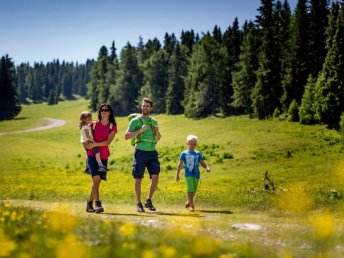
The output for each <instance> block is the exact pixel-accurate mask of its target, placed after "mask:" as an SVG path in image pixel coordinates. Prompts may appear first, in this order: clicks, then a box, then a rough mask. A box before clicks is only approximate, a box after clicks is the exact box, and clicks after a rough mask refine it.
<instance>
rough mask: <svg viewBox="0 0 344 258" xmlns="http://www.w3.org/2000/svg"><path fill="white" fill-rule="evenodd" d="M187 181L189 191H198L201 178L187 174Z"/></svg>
mask: <svg viewBox="0 0 344 258" xmlns="http://www.w3.org/2000/svg"><path fill="white" fill-rule="evenodd" d="M185 181H186V186H187V188H188V193H195V192H197V189H198V181H199V179H197V178H195V177H193V176H187V177H185Z"/></svg>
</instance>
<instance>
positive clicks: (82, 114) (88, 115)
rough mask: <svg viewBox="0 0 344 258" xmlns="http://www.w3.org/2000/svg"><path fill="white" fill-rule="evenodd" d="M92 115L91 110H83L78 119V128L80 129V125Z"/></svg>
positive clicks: (85, 123)
mask: <svg viewBox="0 0 344 258" xmlns="http://www.w3.org/2000/svg"><path fill="white" fill-rule="evenodd" d="M89 117H92V114H91V112H88V111H83V112H81V115H80V121H79V129H81V127H82V126H84V125H87V122H86V119H87V118H89Z"/></svg>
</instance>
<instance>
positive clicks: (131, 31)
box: [0, 0, 297, 65]
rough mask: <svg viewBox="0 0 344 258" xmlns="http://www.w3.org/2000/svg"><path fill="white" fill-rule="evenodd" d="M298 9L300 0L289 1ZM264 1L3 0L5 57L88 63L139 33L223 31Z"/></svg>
mask: <svg viewBox="0 0 344 258" xmlns="http://www.w3.org/2000/svg"><path fill="white" fill-rule="evenodd" d="M288 2H289V5H290V8H291V10H292V11H293V10H294V8H295V6H296V2H297V0H288ZM259 6H260V0H211V1H210V0H209V1H208V0H183V1H181V0H174V1H163V0H160V1H158V0H145V1H142V0H131V1H125V0H124V1H119V0H58V1H53V0H10V1H6V0H3V1H0V10H1V15H0V33H1V40H0V56H3V55H5V54H8V55H9V57H10V58H12V60H13V61H14V62H15V64H16V65H18V64H20V63H21V62H30V64H31V65H32V64H33V62H40V61H42V62H44V63H46V62H50V61H52V60H53V59H57V58H58V59H59V60H60V61H62V60H65V61H68V62H72V61H73V62H79V63H84V62H85V61H86V59H87V58H97V55H98V51H99V49H100V47H101V46H103V45H105V46H107V47H110V45H111V43H112V41H115V44H116V47H117V54H119V53H120V50H121V49H122V48H123V47H124V46H125V45H126V44H127V42H130V44H131V45H133V46H136V45H137V43H138V42H139V37H140V36H141V37H142V38H143V42H144V43H146V41H147V40H148V39H153V38H154V37H156V38H158V39H159V40H160V42H161V43H162V42H163V38H164V35H165V33H166V32H167V33H169V34H172V33H174V34H175V35H176V37H177V39H179V37H180V33H181V31H182V30H184V31H187V30H191V29H193V30H194V31H195V32H196V33H199V34H201V33H202V32H207V31H210V32H212V30H213V28H214V26H215V25H218V26H220V28H221V30H222V32H224V31H225V30H226V29H227V27H228V26H231V25H232V23H233V21H234V19H235V17H238V19H239V26H240V27H241V26H242V25H243V23H244V21H245V20H246V19H247V20H254V19H255V16H256V15H257V14H258V11H257V8H258V7H259Z"/></svg>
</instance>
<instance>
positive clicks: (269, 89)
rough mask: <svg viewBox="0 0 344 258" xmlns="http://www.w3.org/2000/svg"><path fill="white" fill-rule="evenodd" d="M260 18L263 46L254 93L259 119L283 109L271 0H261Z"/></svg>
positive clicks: (253, 100)
mask: <svg viewBox="0 0 344 258" xmlns="http://www.w3.org/2000/svg"><path fill="white" fill-rule="evenodd" d="M259 12H260V16H257V22H258V24H259V26H260V27H261V35H262V36H261V38H262V42H261V46H260V51H259V55H258V60H259V68H258V71H257V81H256V84H255V87H254V89H253V92H252V102H253V109H254V113H255V115H256V116H257V117H258V118H259V119H264V118H267V117H269V116H271V115H272V114H273V113H274V111H275V109H279V110H280V108H281V103H280V98H281V96H282V86H281V64H280V56H279V48H278V45H277V43H276V37H275V34H274V32H275V30H276V29H275V21H274V19H273V15H272V14H273V4H272V1H271V0H261V7H260V8H259Z"/></svg>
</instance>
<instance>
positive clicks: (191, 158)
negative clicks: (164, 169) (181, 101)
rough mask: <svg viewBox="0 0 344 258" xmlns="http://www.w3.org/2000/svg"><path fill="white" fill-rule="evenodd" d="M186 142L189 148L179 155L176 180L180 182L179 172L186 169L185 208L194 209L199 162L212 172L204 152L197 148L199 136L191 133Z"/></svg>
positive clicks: (198, 177)
mask: <svg viewBox="0 0 344 258" xmlns="http://www.w3.org/2000/svg"><path fill="white" fill-rule="evenodd" d="M186 144H187V145H188V149H187V150H185V151H183V152H182V153H181V154H180V157H179V164H178V168H177V171H176V181H177V182H179V181H180V178H179V173H180V170H181V169H182V168H183V164H184V171H185V181H186V186H187V195H188V201H187V202H186V205H185V208H187V209H188V210H189V211H194V210H195V206H194V197H195V194H196V191H197V187H198V181H199V179H200V171H199V168H198V167H199V164H201V165H202V167H203V168H204V169H205V170H206V171H207V172H210V168H209V167H208V166H207V164H205V162H204V158H203V156H202V154H201V153H200V152H199V151H197V150H196V146H197V136H195V135H189V136H188V137H187V138H186Z"/></svg>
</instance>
